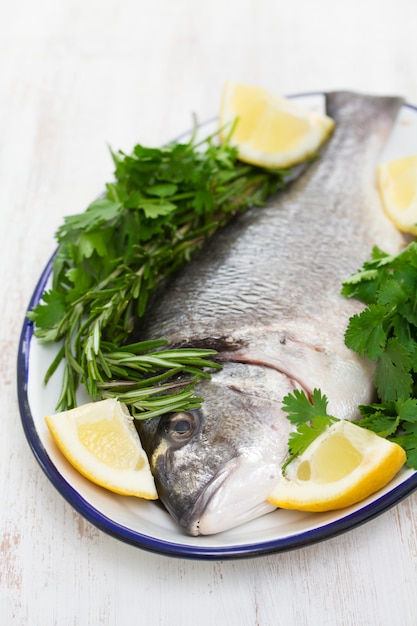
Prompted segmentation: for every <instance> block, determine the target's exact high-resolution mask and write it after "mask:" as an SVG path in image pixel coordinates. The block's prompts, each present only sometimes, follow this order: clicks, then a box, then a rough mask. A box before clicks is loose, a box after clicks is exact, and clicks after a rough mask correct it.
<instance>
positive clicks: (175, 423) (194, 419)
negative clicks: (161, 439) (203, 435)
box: [164, 411, 199, 442]
mask: <svg viewBox="0 0 417 626" xmlns="http://www.w3.org/2000/svg"><path fill="white" fill-rule="evenodd" d="M198 423H199V420H198V415H197V414H196V412H194V411H181V412H180V413H171V414H170V415H168V416H167V417H166V419H165V423H164V431H165V434H166V435H167V436H168V437H169V438H170V439H172V440H173V441H178V442H181V441H186V440H187V439H189V438H190V437H191V436H192V435H193V434H194V433H195V432H196V430H197V428H198Z"/></svg>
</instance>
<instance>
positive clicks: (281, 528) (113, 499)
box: [17, 94, 417, 560]
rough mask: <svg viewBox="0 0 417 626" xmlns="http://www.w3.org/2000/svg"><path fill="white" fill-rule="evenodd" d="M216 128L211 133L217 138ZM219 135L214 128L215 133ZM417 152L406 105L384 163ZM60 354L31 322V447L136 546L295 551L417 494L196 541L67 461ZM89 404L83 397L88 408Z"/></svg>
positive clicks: (319, 104) (159, 511)
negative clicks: (57, 418) (55, 435)
mask: <svg viewBox="0 0 417 626" xmlns="http://www.w3.org/2000/svg"><path fill="white" fill-rule="evenodd" d="M296 98H297V99H300V100H302V102H303V104H305V105H307V106H310V107H311V108H314V109H317V110H323V107H324V97H323V95H322V94H304V95H301V96H296ZM213 124H214V123H213V122H212V121H211V122H208V123H206V124H204V125H202V130H203V131H204V132H203V134H204V135H206V134H208V132H210V125H213ZM213 130H214V126H213ZM413 153H417V108H416V107H413V106H411V105H408V104H406V105H404V106H403V107H402V110H401V112H400V116H399V118H398V120H397V123H396V126H395V128H394V132H393V134H392V136H391V138H390V140H389V143H388V145H387V146H386V149H385V151H384V153H383V155H382V156H381V160H387V159H391V158H397V157H400V156H404V155H406V154H413ZM51 269H52V259H51V261H50V262H49V263H48V265H47V266H46V268H45V270H44V271H43V273H42V275H41V277H40V279H39V282H38V284H37V285H36V288H35V290H34V293H33V296H32V298H31V301H30V303H29V307H28V308H29V310H30V309H32V308H33V307H35V306H36V305H37V304H38V303H39V301H40V299H41V297H42V293H43V292H44V290H45V286H46V285H47V282H48V280H49V278H50V275H51ZM54 354H55V347H54V346H42V345H41V344H39V342H38V341H37V340H36V338H35V337H34V336H33V328H32V324H31V323H30V322H29V321H28V320H25V321H24V324H23V328H22V334H21V338H20V344H19V355H18V372H17V382H18V396H19V404H20V412H21V418H22V423H23V427H24V430H25V433H26V436H27V439H28V442H29V445H30V447H31V449H32V451H33V453H34V455H35V457H36V458H37V460H38V462H39V463H40V465H41V467H42V469H43V470H44V472H45V474H46V475H47V477H48V478H49V480H50V481H51V482H52V483H53V484H54V486H55V487H56V488H57V490H58V491H59V493H60V494H61V495H62V496H63V497H64V498H65V499H66V500H67V501H68V502H69V503H70V504H71V506H73V508H74V509H75V510H77V511H78V512H79V513H80V514H81V515H82V516H84V517H85V518H86V519H87V520H89V521H90V522H91V523H92V524H94V525H95V526H97V527H98V528H100V529H101V530H103V531H104V532H107V533H109V534H110V535H112V536H114V537H116V538H117V539H120V540H122V541H125V542H127V543H130V544H132V545H134V546H137V547H140V548H143V549H145V550H150V551H152V552H157V553H160V554H165V555H169V556H177V557H183V558H197V559H219V560H223V559H227V558H239V557H249V556H256V555H263V554H269V553H272V552H280V551H285V550H291V549H295V548H299V547H301V546H305V545H308V544H311V543H314V542H317V541H322V540H324V539H328V538H330V537H333V536H335V535H337V534H340V533H342V532H345V531H347V530H350V529H352V528H355V527H356V526H358V525H360V524H362V523H364V522H367V521H368V520H370V519H372V518H374V517H375V516H377V515H379V514H381V513H382V512H384V511H386V510H387V509H389V508H390V507H392V506H394V505H395V504H397V503H398V502H399V501H400V500H401V499H403V498H404V497H406V496H407V495H409V494H410V493H411V492H412V491H413V490H414V489H416V488H417V472H413V471H411V470H402V471H401V472H400V474H399V475H398V476H397V477H396V478H395V479H394V480H393V481H392V482H391V483H390V484H389V485H388V486H387V487H386V488H385V489H383V490H381V491H380V492H378V494H376V495H374V496H372V497H370V498H368V499H367V500H365V501H364V502H361V503H360V504H359V505H357V506H354V507H351V508H349V509H345V510H343V511H337V512H331V513H320V514H317V513H316V514H310V513H299V512H292V511H284V510H277V511H274V512H272V513H269V514H268V515H265V516H263V517H261V518H259V519H257V520H253V521H252V522H248V523H246V524H243V525H242V526H239V527H237V528H235V529H233V530H229V531H227V532H224V533H220V534H217V535H213V536H208V537H204V536H199V537H188V536H187V535H185V534H184V533H183V532H182V531H181V530H180V529H179V528H178V527H177V526H176V524H175V523H174V521H173V520H172V519H171V517H170V516H169V515H168V513H167V512H166V511H165V509H164V508H163V507H162V506H161V505H160V504H159V503H155V502H147V501H144V500H139V499H136V498H133V497H126V496H118V495H116V494H113V493H111V492H108V491H106V490H104V489H102V488H100V487H98V486H96V485H94V484H93V483H91V482H89V481H88V480H87V479H85V478H84V477H83V476H81V475H80V474H78V472H76V471H75V470H74V469H73V467H72V466H71V465H70V464H69V463H68V462H67V461H66V460H65V459H64V458H63V456H62V455H61V453H60V452H59V451H58V450H57V448H56V447H55V445H54V442H53V440H52V438H51V436H50V435H49V432H48V429H47V427H46V424H45V420H44V417H45V415H47V414H48V413H52V412H54V407H55V405H56V402H57V398H58V394H59V390H60V371H58V372H57V373H56V375H55V376H54V377H53V379H52V380H51V381H50V382H49V384H48V385H47V386H46V387H45V386H44V384H43V377H44V374H45V371H46V369H47V367H48V366H49V364H50V362H51V359H52V358H53V356H54ZM83 400H84V401H88V398H87V397H84V398H83V397H82V396H81V397H80V401H83Z"/></svg>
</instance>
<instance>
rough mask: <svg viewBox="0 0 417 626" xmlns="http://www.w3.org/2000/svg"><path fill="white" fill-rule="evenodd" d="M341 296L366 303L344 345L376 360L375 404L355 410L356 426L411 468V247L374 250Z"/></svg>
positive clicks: (415, 376)
mask: <svg viewBox="0 0 417 626" xmlns="http://www.w3.org/2000/svg"><path fill="white" fill-rule="evenodd" d="M342 294H343V295H345V296H346V297H349V298H352V297H353V298H357V299H359V300H361V301H362V302H363V303H365V304H366V305H367V308H365V309H364V311H363V312H362V313H361V314H359V315H354V316H353V317H352V318H351V319H350V321H349V326H348V328H347V330H346V334H345V343H346V345H347V347H348V348H351V349H352V350H354V351H356V352H357V353H358V354H360V355H361V356H365V357H368V358H369V359H371V360H373V361H376V374H375V385H376V389H377V394H378V400H379V402H377V403H375V404H370V405H361V406H360V407H359V410H360V413H361V415H362V419H361V420H360V421H359V422H358V424H359V425H360V426H363V427H365V428H368V429H369V430H372V431H374V432H375V433H377V434H379V435H381V436H383V437H386V438H387V439H389V440H391V441H395V442H396V443H398V444H400V445H401V446H402V447H403V448H404V449H405V450H406V452H407V464H408V465H409V466H410V467H413V468H415V469H417V243H416V242H414V241H413V242H411V243H410V244H409V245H408V246H407V247H406V248H405V249H404V250H402V251H401V252H400V253H399V254H397V255H393V256H390V255H388V254H386V253H384V252H382V251H381V250H380V249H378V248H374V250H373V253H372V258H371V260H370V261H368V262H367V263H365V264H364V266H363V268H362V269H361V270H360V271H359V272H357V273H356V274H354V275H353V276H351V277H350V278H349V279H348V280H346V281H344V283H343V288H342Z"/></svg>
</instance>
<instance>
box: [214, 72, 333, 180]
mask: <svg viewBox="0 0 417 626" xmlns="http://www.w3.org/2000/svg"><path fill="white" fill-rule="evenodd" d="M219 120H220V136H221V137H222V138H223V139H224V138H225V137H226V136H228V133H229V132H230V129H231V127H232V124H233V123H234V122H235V120H237V123H236V128H235V129H234V132H233V134H232V137H231V140H230V144H231V145H232V146H236V147H237V149H238V154H239V158H240V159H241V160H242V161H245V162H246V163H250V164H253V165H258V166H261V167H268V168H285V167H289V166H291V165H295V164H296V163H300V162H302V161H305V160H306V159H307V158H308V157H310V156H311V155H313V154H315V153H316V152H317V150H318V149H319V148H320V146H321V145H322V144H323V143H324V142H325V141H326V139H327V138H328V137H329V135H330V133H331V132H332V130H333V128H334V121H333V120H332V119H331V118H330V117H328V116H327V115H321V114H318V113H314V112H312V111H310V110H309V109H305V108H303V107H301V106H300V105H299V104H297V103H296V102H294V101H292V100H290V99H287V98H283V97H279V96H276V95H274V94H272V93H271V92H270V91H268V90H267V89H263V88H261V87H255V86H251V85H244V84H241V83H236V82H232V81H229V82H227V83H226V84H225V86H224V89H223V95H222V102H221V107H220V116H219Z"/></svg>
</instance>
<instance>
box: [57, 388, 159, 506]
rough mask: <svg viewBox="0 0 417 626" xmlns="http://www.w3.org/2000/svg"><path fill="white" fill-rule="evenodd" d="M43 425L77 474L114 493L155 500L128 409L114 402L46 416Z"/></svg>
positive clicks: (154, 491) (153, 485)
mask: <svg viewBox="0 0 417 626" xmlns="http://www.w3.org/2000/svg"><path fill="white" fill-rule="evenodd" d="M45 420H46V424H47V426H48V428H49V431H50V433H51V435H52V437H53V439H54V441H55V442H56V444H57V446H58V448H59V449H60V450H61V452H62V453H63V455H64V456H65V457H66V459H67V460H68V461H69V462H70V463H71V465H73V467H75V469H77V470H78V471H79V472H80V474H82V475H83V476H85V477H86V478H88V479H89V480H91V481H92V482H94V483H96V484H97V485H100V486H101V487H104V488H106V489H108V490H110V491H114V492H115V493H119V494H122V495H129V496H137V497H140V498H146V499H148V500H156V499H157V498H158V494H157V491H156V488H155V482H154V478H153V476H152V474H151V471H150V468H149V462H148V458H147V456H146V454H145V452H144V450H143V448H142V445H141V442H140V439H139V435H138V433H137V432H136V429H135V426H134V424H133V419H132V417H131V415H130V413H129V411H128V409H127V407H126V406H125V405H124V404H122V403H121V402H118V401H117V400H114V399H108V400H101V401H99V402H90V403H88V404H84V405H81V406H79V407H76V408H75V409H71V410H69V411H63V412H61V413H56V414H54V415H48V416H47V417H46V418H45Z"/></svg>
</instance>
